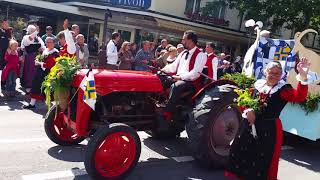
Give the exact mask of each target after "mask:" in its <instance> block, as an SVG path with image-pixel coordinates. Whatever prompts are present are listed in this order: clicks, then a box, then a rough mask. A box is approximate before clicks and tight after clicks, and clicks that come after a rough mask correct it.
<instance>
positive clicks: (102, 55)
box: [98, 9, 112, 69]
mask: <svg viewBox="0 0 320 180" xmlns="http://www.w3.org/2000/svg"><path fill="white" fill-rule="evenodd" d="M109 18H112V13H111V11H110V9H106V12H105V14H104V26H103V35H102V45H101V49H100V50H99V53H98V61H99V62H98V64H99V68H101V69H104V68H105V67H106V63H107V62H106V61H107V51H106V48H107V43H108V42H107V28H108V19H109Z"/></svg>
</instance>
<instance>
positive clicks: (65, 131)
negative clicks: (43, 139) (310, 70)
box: [44, 105, 85, 146]
mask: <svg viewBox="0 0 320 180" xmlns="http://www.w3.org/2000/svg"><path fill="white" fill-rule="evenodd" d="M56 108H57V107H56V106H55V105H54V106H52V107H51V109H50V110H49V112H48V114H47V117H46V119H45V121H44V130H45V132H46V134H47V136H48V138H49V139H50V140H51V141H52V142H54V143H56V144H58V145H60V146H72V145H77V144H79V143H81V142H82V141H83V140H84V139H85V138H84V137H79V136H78V135H77V134H76V133H74V132H73V131H71V130H70V129H69V128H68V127H67V125H65V123H64V122H63V118H64V114H63V112H61V110H60V108H58V109H56Z"/></svg>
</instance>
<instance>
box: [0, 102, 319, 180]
mask: <svg viewBox="0 0 320 180" xmlns="http://www.w3.org/2000/svg"><path fill="white" fill-rule="evenodd" d="M22 103H24V100H23V98H21V97H20V98H18V100H16V101H4V99H3V98H1V97H0V180H18V179H23V180H37V179H39V180H45V179H46V180H51V179H53V180H56V179H62V180H71V179H75V180H89V179H90V178H89V177H88V176H87V174H86V172H85V170H84V165H83V159H84V152H85V148H86V142H84V143H83V144H81V145H79V146H75V147H59V146H56V145H55V144H54V143H52V142H50V141H49V140H48V138H47V137H46V135H45V133H44V130H43V115H44V114H45V112H46V109H45V105H44V104H40V105H39V106H38V107H41V108H38V110H37V111H35V112H33V111H29V110H22V109H21V108H20V107H21V105H22ZM139 135H140V137H141V140H142V143H143V147H142V154H141V158H140V162H139V164H138V166H137V168H136V169H135V170H134V172H133V174H132V175H131V176H130V177H129V178H128V179H129V180H150V179H153V180H164V179H168V180H170V179H172V180H197V179H203V180H207V179H208V180H209V179H215V180H224V179H225V178H224V176H223V171H222V170H204V169H201V168H199V167H198V166H197V165H196V164H195V163H194V161H192V159H191V161H189V160H190V153H189V150H188V146H187V141H186V134H185V133H183V135H182V138H180V139H176V140H172V141H156V140H153V139H151V138H150V137H149V136H148V135H147V134H145V133H143V132H141V133H139ZM287 139H288V142H287V145H286V146H284V148H283V153H282V158H281V162H280V173H279V179H281V180H313V179H314V180H316V179H320V173H319V172H320V146H316V144H315V143H311V142H309V141H306V140H303V139H299V138H294V137H289V138H287ZM185 156H186V157H185ZM174 157H180V158H178V159H176V160H175V158H174ZM181 157H182V158H181ZM181 160H182V161H183V162H181ZM184 161H186V162H184Z"/></svg>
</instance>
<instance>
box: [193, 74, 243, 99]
mask: <svg viewBox="0 0 320 180" xmlns="http://www.w3.org/2000/svg"><path fill="white" fill-rule="evenodd" d="M222 85H228V86H230V87H231V88H238V87H239V86H238V84H237V83H235V82H234V81H230V80H225V79H221V80H217V81H213V82H211V83H209V84H207V85H205V86H204V87H203V88H202V89H201V90H200V91H198V92H197V93H196V94H195V95H194V96H193V97H192V101H193V102H194V101H195V100H196V99H198V98H199V97H201V96H202V95H203V93H204V92H205V91H207V90H210V89H213V88H215V87H217V86H222Z"/></svg>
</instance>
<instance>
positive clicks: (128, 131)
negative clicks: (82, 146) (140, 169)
mask: <svg viewBox="0 0 320 180" xmlns="http://www.w3.org/2000/svg"><path fill="white" fill-rule="evenodd" d="M140 153H141V142H140V138H139V136H138V134H137V132H136V131H135V130H134V129H133V128H131V127H129V126H127V125H125V124H117V123H115V124H110V125H109V127H105V128H100V129H98V130H97V131H96V132H95V134H94V135H93V136H92V137H91V138H90V141H89V143H88V147H87V150H86V155H85V161H84V165H85V167H86V170H87V172H88V174H89V175H90V176H91V177H92V179H96V180H116V179H124V178H125V177H127V176H128V175H129V174H130V172H131V171H132V170H133V169H134V168H135V166H136V165H137V163H138V161H139V158H140Z"/></svg>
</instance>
